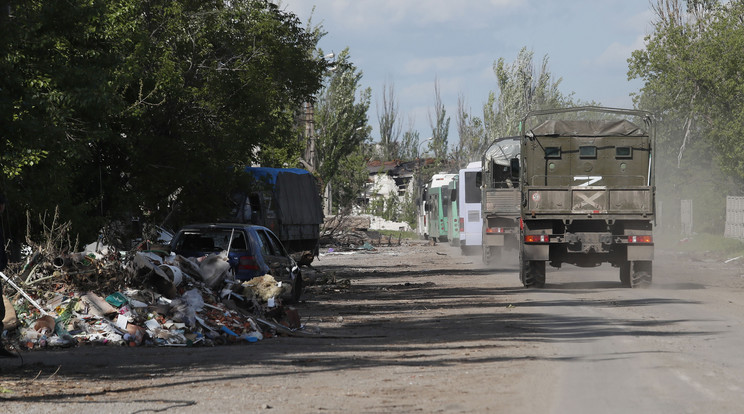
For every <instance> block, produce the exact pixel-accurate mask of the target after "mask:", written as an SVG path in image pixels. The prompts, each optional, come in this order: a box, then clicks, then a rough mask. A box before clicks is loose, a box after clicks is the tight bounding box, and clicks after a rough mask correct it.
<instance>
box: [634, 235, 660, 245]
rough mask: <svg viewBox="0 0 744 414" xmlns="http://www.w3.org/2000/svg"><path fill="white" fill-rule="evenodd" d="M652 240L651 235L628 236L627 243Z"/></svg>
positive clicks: (649, 241)
mask: <svg viewBox="0 0 744 414" xmlns="http://www.w3.org/2000/svg"><path fill="white" fill-rule="evenodd" d="M653 242H654V238H653V236H628V243H631V244H638V243H653Z"/></svg>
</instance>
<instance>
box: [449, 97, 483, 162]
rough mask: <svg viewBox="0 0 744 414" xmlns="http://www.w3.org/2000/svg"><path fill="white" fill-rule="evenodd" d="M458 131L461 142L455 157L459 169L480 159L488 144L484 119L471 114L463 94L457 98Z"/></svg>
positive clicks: (454, 154)
mask: <svg viewBox="0 0 744 414" xmlns="http://www.w3.org/2000/svg"><path fill="white" fill-rule="evenodd" d="M457 132H458V134H459V136H460V142H459V144H458V145H457V147H456V149H455V151H454V153H453V157H454V158H455V160H454V164H455V166H456V167H457V169H462V168H465V167H467V165H468V163H470V162H472V161H480V159H481V157H482V156H483V152H484V151H485V146H486V144H487V142H486V133H485V130H484V127H483V121H481V119H480V118H478V117H476V116H473V115H472V114H471V112H470V110H469V108H467V105H466V103H465V97H464V96H462V95H460V96H459V97H458V99H457Z"/></svg>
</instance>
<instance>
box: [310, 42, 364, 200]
mask: <svg viewBox="0 0 744 414" xmlns="http://www.w3.org/2000/svg"><path fill="white" fill-rule="evenodd" d="M361 79H362V72H361V71H359V70H357V68H356V66H354V64H353V63H352V62H351V56H350V54H349V50H348V48H347V49H345V50H344V51H342V52H341V53H339V55H338V56H337V57H336V61H335V62H334V69H333V70H332V71H330V72H329V78H328V81H327V84H326V85H324V87H323V89H322V90H321V92H320V94H319V95H318V101H317V105H316V109H315V125H316V132H317V135H318V140H317V148H318V162H319V164H318V170H317V171H318V173H319V176H320V179H321V182H322V183H323V184H324V185H325V186H327V185H331V188H332V191H331V193H332V197H333V200H334V203H335V205H334V208H335V209H337V210H344V209H349V208H350V207H351V204H352V202H353V201H354V200H355V199H356V196H357V195H358V194H359V193H360V192H361V190H362V189H363V188H364V185H365V184H366V181H367V177H368V172H367V168H366V165H367V162H366V160H367V156H368V154H366V153H365V151H364V148H365V146H364V145H363V144H364V143H365V142H367V141H368V140H369V133H370V129H371V128H370V127H369V125H368V118H367V111H368V110H369V105H370V95H371V91H370V89H369V88H365V89H361V85H360V82H361Z"/></svg>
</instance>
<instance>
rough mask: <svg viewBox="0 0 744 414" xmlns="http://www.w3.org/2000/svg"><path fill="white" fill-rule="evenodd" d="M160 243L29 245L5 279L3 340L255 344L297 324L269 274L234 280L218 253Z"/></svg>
mask: <svg viewBox="0 0 744 414" xmlns="http://www.w3.org/2000/svg"><path fill="white" fill-rule="evenodd" d="M224 253H225V252H222V253H217V254H210V255H208V256H205V257H201V258H185V257H182V256H178V255H175V254H171V253H169V252H167V251H166V250H165V249H163V250H158V249H153V250H148V251H132V252H125V253H123V252H118V251H116V250H115V249H113V248H110V247H108V246H102V245H100V244H95V243H94V244H91V245H88V246H87V247H86V248H85V250H84V251H83V252H79V253H72V254H59V253H58V254H50V252H49V251H43V250H42V249H38V250H37V251H36V252H34V253H33V254H31V255H29V257H28V259H27V260H26V262H25V263H24V264H23V265H22V266H20V268H19V269H16V270H15V271H14V270H13V269H9V270H8V272H7V274H2V273H0V277H2V278H3V280H2V283H4V285H5V292H4V293H5V296H4V298H3V300H5V301H6V302H5V304H6V318H5V320H4V324H5V329H6V330H7V331H6V335H7V337H5V338H4V339H5V341H6V342H8V343H11V344H13V345H14V346H15V347H16V348H19V349H25V350H29V349H34V348H40V347H49V346H59V347H67V346H77V345H81V344H106V345H109V344H113V345H127V346H142V345H152V346H195V345H206V346H211V345H221V344H226V343H239V342H255V341H258V340H261V339H263V338H265V337H270V336H273V335H276V334H277V333H283V334H286V333H288V332H292V331H294V330H297V329H300V328H301V325H300V323H299V316H298V315H297V312H296V310H294V309H293V308H291V307H289V306H284V305H283V304H282V299H281V293H282V292H283V289H284V288H285V287H283V286H282V285H281V284H280V283H277V282H276V280H274V278H273V277H272V276H270V275H266V276H262V277H260V278H255V279H253V280H251V281H246V282H241V281H239V280H236V279H235V278H234V277H233V275H232V271H231V270H230V266H229V265H228V263H227V261H226V255H225V254H224Z"/></svg>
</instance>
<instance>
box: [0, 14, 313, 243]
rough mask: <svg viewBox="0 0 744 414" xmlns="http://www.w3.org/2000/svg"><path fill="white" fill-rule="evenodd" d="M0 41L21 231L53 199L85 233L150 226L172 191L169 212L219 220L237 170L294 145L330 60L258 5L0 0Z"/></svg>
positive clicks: (1, 102) (12, 190)
mask: <svg viewBox="0 0 744 414" xmlns="http://www.w3.org/2000/svg"><path fill="white" fill-rule="evenodd" d="M0 35H2V39H0V69H2V71H3V73H6V74H9V75H8V76H4V77H3V79H1V80H0V117H1V118H0V119H2V122H0V145H2V148H1V149H0V150H1V153H2V154H3V155H2V157H3V158H2V161H3V175H4V177H5V181H4V183H3V187H4V190H5V191H6V192H7V193H8V195H9V198H10V199H11V207H20V208H16V209H12V208H9V209H8V212H9V214H10V215H11V216H13V215H14V216H15V218H16V220H15V221H14V222H15V223H18V224H17V227H16V228H15V230H14V231H12V232H13V233H14V234H16V235H19V234H20V235H22V234H24V233H25V217H24V211H26V210H28V211H30V212H32V213H35V212H44V211H53V210H54V206H55V205H59V206H60V210H61V214H62V217H63V218H64V219H69V220H71V221H73V228H74V229H75V231H76V232H78V233H81V234H82V235H83V237H84V240H85V239H89V238H90V237H94V236H95V234H96V232H98V231H99V229H100V228H101V226H102V225H103V224H104V223H107V222H109V221H110V220H112V219H116V218H121V217H131V216H141V215H147V216H149V219H150V220H153V221H156V222H158V221H160V220H162V219H164V218H165V217H166V216H168V214H169V213H170V210H169V207H172V206H169V203H170V201H169V197H170V196H171V195H173V194H178V200H179V202H180V206H181V208H180V210H179V211H178V214H177V215H175V216H171V217H176V218H177V220H180V221H187V220H196V219H198V220H208V219H213V218H215V217H212V216H213V215H216V214H217V213H218V212H217V209H216V206H220V205H221V204H222V203H221V201H222V200H221V198H222V197H223V194H225V193H226V192H225V191H224V190H225V189H227V188H229V186H230V183H231V180H232V179H233V176H232V174H231V171H232V170H234V169H237V168H239V167H240V166H242V165H245V164H247V163H249V162H250V161H251V160H252V159H255V158H256V156H257V155H256V154H261V149H263V148H276V147H284V146H285V144H286V143H290V142H296V140H297V136H296V132H295V122H294V113H295V110H296V108H299V107H300V106H301V104H302V103H303V102H306V101H310V100H311V98H312V96H314V94H315V93H316V92H317V91H318V90H319V89H320V86H321V82H322V75H323V73H324V71H325V70H326V67H327V62H325V61H324V60H323V59H322V58H319V57H318V56H317V55H316V54H315V50H316V46H317V40H318V36H317V34H316V33H310V32H307V31H305V30H304V29H303V28H302V27H301V26H300V24H299V20H298V19H297V17H296V16H294V15H293V14H291V13H287V12H285V11H283V10H280V9H279V8H278V7H277V6H275V5H274V4H272V3H270V2H267V1H264V0H237V1H231V2H227V3H226V2H223V1H215V0H209V1H203V2H186V1H180V0H179V1H163V0H156V1H147V2H141V1H134V0H116V1H113V2H109V1H102V0H93V1H88V2H72V3H70V2H55V1H51V0H20V1H13V2H3V3H2V4H0ZM267 152H270V151H267ZM205 212H209V213H205ZM35 215H36V214H33V216H35ZM171 224H173V225H177V221H176V222H173V223H171ZM11 227H12V226H11Z"/></svg>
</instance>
